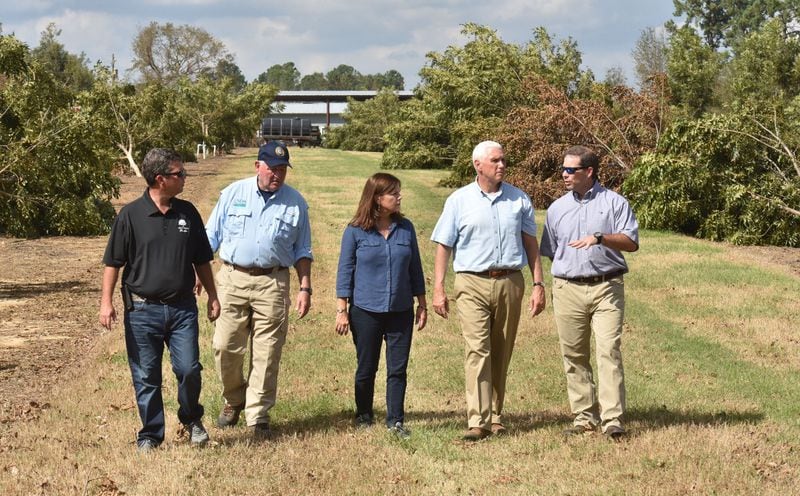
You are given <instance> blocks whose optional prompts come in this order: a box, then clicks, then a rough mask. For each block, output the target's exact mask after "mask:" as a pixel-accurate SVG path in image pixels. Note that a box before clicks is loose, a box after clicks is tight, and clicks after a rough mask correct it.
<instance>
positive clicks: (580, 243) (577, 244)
mask: <svg viewBox="0 0 800 496" xmlns="http://www.w3.org/2000/svg"><path fill="white" fill-rule="evenodd" d="M596 244H597V238H595V237H594V235H593V234H592V235H589V236H586V237H585V238H581V239H576V240H574V241H570V242H569V243H567V245H568V246H571V247H573V248H577V249H581V248H589V247H590V246H594V245H596Z"/></svg>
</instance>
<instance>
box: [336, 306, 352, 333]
mask: <svg viewBox="0 0 800 496" xmlns="http://www.w3.org/2000/svg"><path fill="white" fill-rule="evenodd" d="M349 330H350V317H349V316H348V315H347V310H345V311H343V312H340V311H338V310H337V311H336V333H337V334H339V335H340V336H346V335H347V332H348V331H349Z"/></svg>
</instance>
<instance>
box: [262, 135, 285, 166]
mask: <svg viewBox="0 0 800 496" xmlns="http://www.w3.org/2000/svg"><path fill="white" fill-rule="evenodd" d="M258 160H259V161H261V162H264V163H266V164H267V165H268V166H269V167H277V166H279V165H288V166H289V167H291V166H292V164H290V163H289V150H288V149H287V148H286V145H284V144H283V143H281V142H280V141H274V140H273V141H267V142H266V143H264V144H263V145H261V148H259V149H258Z"/></svg>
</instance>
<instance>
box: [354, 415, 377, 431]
mask: <svg viewBox="0 0 800 496" xmlns="http://www.w3.org/2000/svg"><path fill="white" fill-rule="evenodd" d="M374 423H375V419H374V418H373V417H372V415H370V414H369V413H361V414H359V415H356V428H358V429H366V428H368V427H372V424H374Z"/></svg>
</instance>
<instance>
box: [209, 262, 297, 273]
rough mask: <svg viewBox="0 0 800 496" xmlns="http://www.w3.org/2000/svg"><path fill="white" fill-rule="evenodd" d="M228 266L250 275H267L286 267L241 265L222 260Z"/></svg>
mask: <svg viewBox="0 0 800 496" xmlns="http://www.w3.org/2000/svg"><path fill="white" fill-rule="evenodd" d="M223 263H224V264H225V265H227V266H228V267H230V268H232V269H233V270H238V271H239V272H244V273H245V274H249V275H251V276H268V275H270V274H272V273H273V272H277V271H279V270H283V269H285V268H286V267H268V268H266V269H265V268H263V267H242V266H241V265H236V264H232V263H228V262H223Z"/></svg>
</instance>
